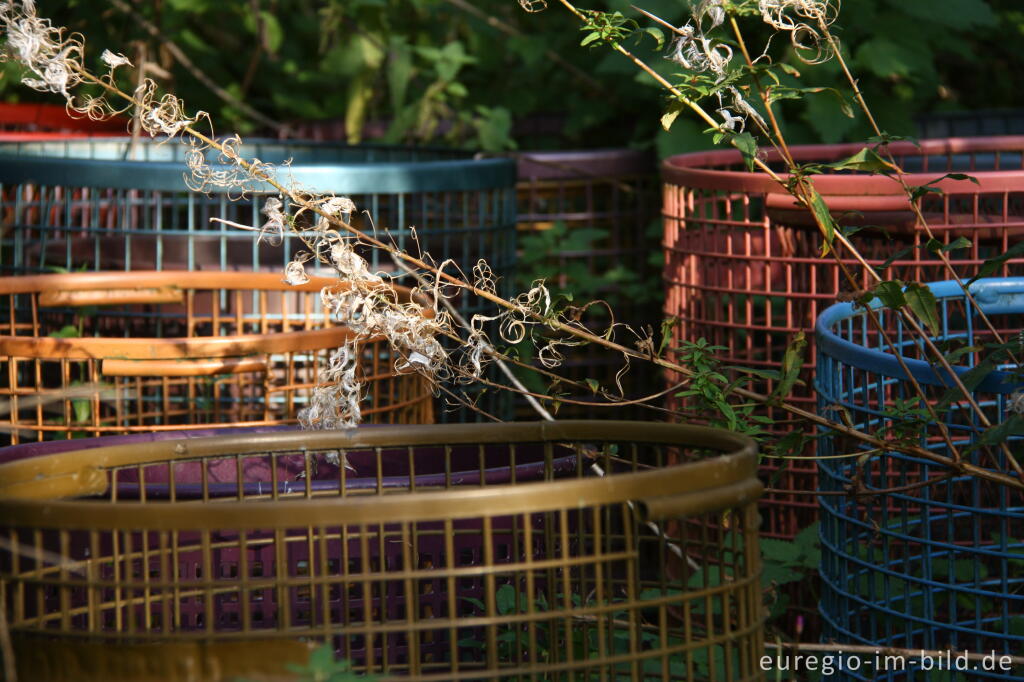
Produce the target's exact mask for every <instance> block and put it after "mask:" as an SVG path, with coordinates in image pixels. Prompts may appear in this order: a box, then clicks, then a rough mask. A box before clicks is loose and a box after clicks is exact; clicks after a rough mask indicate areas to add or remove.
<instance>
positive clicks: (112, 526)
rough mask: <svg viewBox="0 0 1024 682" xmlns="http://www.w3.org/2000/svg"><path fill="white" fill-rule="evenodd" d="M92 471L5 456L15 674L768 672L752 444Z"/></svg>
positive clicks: (290, 458)
mask: <svg viewBox="0 0 1024 682" xmlns="http://www.w3.org/2000/svg"><path fill="white" fill-rule="evenodd" d="M128 438H132V437H128ZM670 458H676V459H680V460H685V462H686V463H681V464H676V465H667V462H668V461H669V459H670ZM88 461H89V464H88V466H87V471H83V470H82V468H81V467H82V464H81V458H79V457H76V456H75V453H74V452H65V453H62V454H53V455H47V456H38V457H31V458H28V459H20V460H16V461H7V462H6V463H4V464H2V465H0V481H2V483H0V519H2V521H0V524H2V525H3V526H4V531H3V535H2V537H3V538H4V539H5V542H4V543H3V544H2V545H0V575H2V584H3V586H4V599H5V606H6V610H7V617H8V622H9V623H10V628H11V635H12V639H13V641H14V649H15V653H16V661H17V663H18V665H19V671H20V672H22V673H24V675H25V676H26V679H42V678H45V679H48V680H55V681H57V680H63V679H74V680H80V681H81V680H93V679H99V676H100V675H103V676H104V677H103V679H105V680H122V679H131V680H137V681H139V682H141V681H143V680H150V679H160V680H179V679H185V678H186V677H187V674H188V673H189V672H192V673H194V672H195V671H196V670H202V671H204V673H205V674H204V676H203V679H206V680H210V681H211V682H215V681H217V680H229V679H234V676H246V675H250V674H253V673H258V674H260V675H263V676H273V675H275V674H279V673H281V672H283V670H284V668H285V665H286V664H288V663H300V662H304V661H305V659H306V658H307V656H308V655H309V651H310V648H311V647H312V646H313V643H314V642H326V643H329V644H330V646H331V648H332V649H333V651H334V654H335V656H337V657H339V658H343V659H346V660H348V661H349V662H350V663H351V664H352V666H353V668H354V669H355V670H356V671H357V672H360V673H370V674H378V675H380V674H383V675H384V676H386V677H387V678H391V677H405V676H411V677H413V678H415V679H421V680H468V679H474V680H481V679H502V680H520V679H548V678H562V677H567V676H571V677H573V679H630V680H648V679H649V680H717V681H720V682H726V681H734V680H759V679H761V672H760V669H759V667H758V659H759V657H760V655H761V653H762V651H761V647H762V637H763V634H762V619H763V614H762V605H761V587H760V559H759V554H758V542H757V531H756V528H755V526H756V508H755V506H754V502H755V500H756V498H757V496H758V494H759V493H760V490H761V485H760V483H759V482H758V481H757V480H756V477H755V472H756V452H755V449H754V446H753V444H752V442H750V441H749V440H748V439H745V438H743V437H739V436H735V435H732V434H729V433H727V432H722V431H716V430H713V429H702V428H699V427H694V428H691V427H684V426H679V425H667V424H641V423H637V422H571V421H570V422H560V423H558V424H538V423H527V424H516V425H483V424H476V425H461V426H451V425H448V426H438V427H386V428H360V429H356V430H353V431H350V432H344V433H342V432H305V433H302V432H300V433H264V434H260V435H259V436H254V437H239V436H238V435H233V436H226V437H219V438H209V439H190V440H181V439H168V440H166V441H161V442H154V443H149V444H145V445H140V444H137V443H133V444H130V445H119V446H111V447H104V448H94V449H91V450H89V459H88ZM598 470H600V475H599V474H598ZM68 474H74V475H71V476H69V475H68ZM57 498H64V499H57ZM40 506H45V507H46V508H47V509H48V513H47V514H46V515H41V514H39V513H38V510H39V508H40ZM723 514H729V516H730V518H731V519H732V523H731V526H730V529H729V531H728V532H724V531H722V530H721V523H720V521H721V518H722V515H723Z"/></svg>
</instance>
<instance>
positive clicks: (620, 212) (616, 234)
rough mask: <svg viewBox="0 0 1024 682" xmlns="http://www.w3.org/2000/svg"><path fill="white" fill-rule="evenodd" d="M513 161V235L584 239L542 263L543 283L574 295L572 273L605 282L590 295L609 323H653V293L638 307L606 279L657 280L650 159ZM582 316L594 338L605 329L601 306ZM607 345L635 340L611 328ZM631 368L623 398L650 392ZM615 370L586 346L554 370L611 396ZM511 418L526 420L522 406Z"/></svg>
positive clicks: (618, 152) (602, 413)
mask: <svg viewBox="0 0 1024 682" xmlns="http://www.w3.org/2000/svg"><path fill="white" fill-rule="evenodd" d="M517 161H518V168H519V182H518V183H517V185H516V188H517V195H518V205H519V212H518V220H519V223H518V224H519V231H520V236H521V237H522V235H525V234H539V233H543V232H545V231H548V230H551V229H558V227H560V226H564V228H565V229H566V230H567V233H566V234H567V236H569V235H571V234H572V233H573V231H577V233H578V234H586V235H588V237H587V239H586V242H587V245H586V247H585V248H578V249H560V250H557V251H554V252H552V253H550V254H549V256H548V257H547V258H545V259H544V261H543V263H542V266H543V267H545V268H547V269H551V270H553V271H554V272H557V273H558V274H557V275H556V276H555V277H554V278H553V279H552V280H551V281H550V282H549V284H551V285H554V286H555V287H559V288H562V289H566V290H568V291H574V290H576V287H577V286H578V284H579V282H578V281H574V280H576V278H577V277H578V274H577V273H579V272H582V273H586V275H587V276H596V277H602V278H605V279H606V280H608V281H607V284H606V285H605V286H604V288H603V289H602V290H600V291H598V292H597V297H598V298H602V299H606V300H607V301H608V302H609V303H610V305H611V307H612V309H613V311H614V314H615V320H616V322H621V323H625V324H628V325H630V326H632V327H633V328H634V329H637V330H642V329H643V328H644V325H648V324H654V321H655V319H656V318H657V316H658V307H659V303H658V300H659V299H660V292H659V295H658V296H656V297H654V300H652V301H651V302H640V301H638V300H636V299H635V298H632V297H630V296H625V295H623V294H622V292H621V291H619V290H618V289H617V287H616V285H615V283H614V281H611V280H609V279H608V276H609V273H611V272H612V271H613V270H617V269H622V268H624V269H625V270H628V271H630V272H632V273H634V274H635V275H636V276H637V278H638V280H639V281H640V282H641V283H648V284H651V285H652V286H653V285H655V284H656V282H657V269H656V267H655V266H652V264H651V254H652V253H653V252H654V251H655V250H656V248H657V238H656V237H654V236H652V235H651V234H649V228H650V227H651V223H652V221H654V220H655V219H656V218H657V211H658V208H657V201H658V196H657V178H656V165H655V161H654V158H653V156H652V155H651V154H650V153H649V152H640V151H635V150H631V149H599V150H590V151H571V152H523V153H522V154H519V155H518V156H517ZM570 241H571V240H570ZM522 269H523V266H522V265H521V266H520V270H522ZM574 303H575V304H577V305H581V304H583V303H586V301H583V300H578V299H577V300H575V301H574ZM595 311H596V313H597V314H596V315H595ZM587 317H588V319H591V318H592V319H593V320H594V322H593V325H592V326H593V328H594V329H595V331H597V332H598V333H603V332H604V330H605V328H607V326H608V324H610V323H611V318H610V317H608V316H607V314H606V313H605V311H604V308H603V307H602V306H595V307H594V308H592V309H591V311H590V312H588V313H587ZM655 326H657V325H655ZM615 339H616V340H617V341H619V342H625V343H627V344H631V343H632V342H633V341H634V340H635V337H634V336H633V335H631V334H629V333H628V332H626V331H624V330H621V329H618V330H616V332H615ZM636 364H639V363H635V365H634V366H633V367H632V368H631V369H630V372H629V374H628V375H626V377H625V379H624V382H623V384H624V386H623V387H624V388H625V390H626V394H627V397H630V398H636V397H639V396H640V395H642V394H644V393H645V392H653V391H649V389H650V388H651V387H652V386H653V385H655V384H656V383H657V381H656V379H655V377H654V376H653V374H654V372H653V370H650V369H649V368H647V367H643V366H636ZM622 366H623V359H622V356H621V355H617V354H613V353H609V352H607V351H603V350H602V349H601V348H599V347H596V346H593V345H590V346H585V347H579V348H575V349H573V350H572V352H571V353H569V354H568V355H567V360H566V363H565V365H563V367H562V368H561V369H560V370H559V372H560V373H562V374H564V375H565V376H567V377H568V378H570V379H573V380H575V381H584V380H585V379H594V380H596V381H598V383H600V384H601V386H604V387H607V388H611V389H613V390H614V387H615V385H616V382H615V375H616V373H617V372H618V371H619V370H620V369H621V368H622ZM519 412H520V413H523V414H527V413H528V408H526V407H520V408H519ZM650 414H651V413H650V412H647V411H644V410H639V409H636V408H614V409H606V408H586V407H579V406H573V405H568V404H565V405H563V406H562V407H561V409H560V411H559V415H560V416H567V417H570V418H572V417H587V418H598V419H600V418H605V419H608V418H613V417H623V416H629V417H638V418H645V417H649V415H650Z"/></svg>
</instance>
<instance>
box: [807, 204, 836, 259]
mask: <svg viewBox="0 0 1024 682" xmlns="http://www.w3.org/2000/svg"><path fill="white" fill-rule="evenodd" d="M810 192H811V210H813V211H814V215H815V217H816V218H817V219H818V222H819V223H820V224H821V226H822V228H823V229H824V230H825V234H824V237H825V241H823V242H822V243H821V255H822V257H825V256H827V255H828V254H829V251H831V250H832V242H833V241H835V238H836V223H835V221H834V220H832V214H831V213H830V212H829V210H828V204H826V203H825V200H824V199H823V198H822V196H821V195H820V194H818V190H816V189H814V188H813V187H811V188H810Z"/></svg>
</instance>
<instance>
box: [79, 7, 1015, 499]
mask: <svg viewBox="0 0 1024 682" xmlns="http://www.w3.org/2000/svg"><path fill="white" fill-rule="evenodd" d="M561 1H562V2H563V3H565V4H568V3H567V2H566V0H561ZM569 6H570V7H571V5H569ZM573 9H575V8H573ZM576 13H577V15H578V16H580V15H579V13H578V12H576ZM633 59H636V58H635V57H634V58H633ZM636 61H639V60H636ZM648 68H649V67H648ZM77 73H78V75H80V76H81V77H82V79H83V80H85V81H88V82H91V83H94V84H97V85H100V86H101V87H103V88H104V89H106V90H108V91H109V92H111V94H114V95H115V96H117V97H120V98H123V99H126V100H128V101H129V102H131V103H132V104H137V103H136V102H135V99H134V98H133V97H132V96H131V95H128V94H127V93H124V92H123V91H121V90H119V89H118V88H116V87H114V86H113V85H111V84H109V83H107V82H105V81H103V80H101V79H99V78H97V77H96V76H93V75H92V74H91V73H89V72H88V71H85V70H84V69H81V68H77ZM694 106H696V107H697V109H699V110H700V111H701V112H703V109H700V107H699V106H697V105H694ZM704 115H705V116H707V114H706V112H704ZM709 118H710V117H709ZM715 125H716V126H717V125H718V124H717V123H716V124H715ZM181 133H183V134H188V135H190V136H192V137H193V138H195V139H197V140H199V141H200V142H202V143H203V144H205V145H207V146H209V147H210V148H212V149H216V150H217V151H219V152H221V153H222V154H223V155H224V156H225V157H227V158H228V159H230V160H231V161H232V162H234V163H235V164H237V165H238V167H240V168H242V169H244V170H246V171H247V172H249V173H250V174H251V175H252V176H253V177H255V178H258V179H259V180H261V181H263V182H266V183H267V184H269V185H270V186H272V187H274V188H275V189H276V190H278V191H279V192H280V193H281V194H282V195H284V196H287V197H288V198H289V199H290V200H292V201H293V202H294V203H296V204H297V205H300V206H303V207H304V208H306V209H307V210H309V211H311V212H312V213H315V214H317V215H319V216H320V217H321V218H323V219H325V220H327V221H328V222H329V223H330V224H332V225H334V226H336V227H338V228H340V229H341V230H343V231H345V232H347V233H349V234H351V235H353V236H355V237H356V238H358V239H359V240H360V242H361V243H363V244H366V245H368V246H372V247H375V248H378V249H380V250H381V251H383V252H385V253H387V254H389V255H391V256H393V257H396V258H398V259H400V260H402V261H404V262H405V263H407V264H409V265H412V266H414V267H416V268H419V269H421V270H424V271H426V272H430V273H431V274H433V275H434V276H435V277H436V278H437V280H438V281H439V282H440V281H444V282H445V283H447V284H450V285H452V286H455V287H458V288H461V289H463V290H465V291H467V292H469V293H472V294H473V295H475V296H477V297H479V298H482V299H484V300H486V301H488V302H490V303H493V304H495V305H497V306H499V307H500V308H504V309H505V310H510V311H513V312H516V313H519V314H521V315H523V316H524V317H527V318H530V319H532V320H533V321H535V322H538V323H541V324H544V325H546V326H548V327H550V328H551V329H552V330H555V331H560V332H564V333H566V334H569V335H571V336H575V337H576V338H578V339H581V340H583V341H587V342H589V343H594V344H597V345H600V346H603V347H605V348H607V349H609V350H612V351H615V352H617V353H621V354H622V355H624V356H626V357H629V358H635V359H640V360H646V361H649V362H652V363H654V364H655V365H657V366H659V367H663V368H665V369H669V370H672V371H673V372H676V373H679V374H680V375H682V376H685V377H692V376H693V372H692V371H691V370H690V369H688V368H686V367H684V366H682V365H679V364H678V363H675V362H671V361H669V360H665V359H664V358H659V357H657V356H655V355H653V354H650V353H642V352H639V351H637V350H634V349H632V348H627V347H626V346H623V345H621V344H618V343H615V342H613V341H609V340H607V339H605V338H603V337H601V336H598V335H596V334H594V333H592V332H590V331H589V330H586V329H582V328H580V327H575V326H573V325H569V324H566V323H564V322H561V321H559V320H556V319H549V318H546V317H544V316H543V315H541V314H540V313H538V312H536V311H534V310H531V309H528V308H524V307H522V306H519V305H517V304H516V303H514V302H512V301H508V300H506V299H504V298H502V297H501V296H498V295H497V294H495V293H493V292H491V291H487V290H485V289H481V288H479V287H477V286H474V285H473V284H471V283H469V282H466V281H464V280H462V279H460V278H458V277H455V276H454V275H450V274H448V273H447V272H444V271H442V270H440V269H438V268H436V267H435V266H433V265H431V264H429V263H427V262H425V261H423V260H422V259H420V258H416V257H415V256H412V255H410V254H408V253H405V252H403V251H401V250H400V249H398V248H397V247H395V246H393V245H391V244H387V243H385V242H383V241H381V240H379V239H377V238H375V237H372V236H370V235H368V234H366V233H365V232H362V231H361V230H359V229H357V228H355V227H353V226H352V225H351V224H349V223H348V222H346V221H343V220H341V219H340V218H338V217H337V216H335V215H331V214H328V213H327V212H325V211H324V210H322V209H321V208H320V207H319V206H315V205H311V204H310V203H309V202H308V201H307V200H306V199H305V198H304V197H303V196H301V195H300V193H298V192H297V191H296V190H293V189H290V188H288V187H285V186H284V185H282V184H281V183H279V182H278V181H277V180H275V179H274V178H272V177H270V176H268V175H267V174H266V173H265V172H263V171H262V170H261V169H260V168H258V167H255V166H254V165H253V164H252V163H251V162H249V161H247V160H245V159H243V158H240V157H239V156H238V155H237V154H236V153H235V152H234V151H233V150H232V149H230V148H228V147H225V146H224V145H222V144H220V143H219V142H217V141H216V140H214V139H212V138H211V137H209V136H208V135H205V134H203V133H201V132H200V131H198V130H196V129H195V128H194V127H192V126H191V125H187V126H184V127H182V129H181ZM757 162H758V164H759V166H760V167H763V168H764V169H765V170H767V171H768V172H769V173H771V175H772V176H774V177H775V179H776V180H777V181H779V182H780V183H782V180H781V179H780V178H778V176H777V175H775V174H774V173H773V172H772V171H771V169H769V168H768V167H767V166H766V165H764V164H763V162H760V160H757ZM782 184H783V186H784V183H782ZM733 392H734V393H735V394H736V395H739V396H741V397H743V398H746V399H749V400H755V401H757V402H761V403H775V402H777V401H775V399H773V398H772V397H771V396H766V395H763V394H760V393H757V392H754V391H750V390H748V389H743V388H735V389H734V391H733ZM779 407H780V408H781V409H783V410H785V411H787V412H789V413H790V414H793V415H794V416H796V417H799V418H801V419H803V420H806V421H808V422H810V423H812V424H815V425H818V426H822V427H825V428H828V429H832V430H834V431H836V432H838V433H841V434H843V435H847V436H850V437H852V438H856V439H858V440H860V441H861V442H864V443H867V444H869V445H874V446H876V447H883V446H884V447H887V448H888V449H893V445H892V443H887V442H886V441H883V440H881V439H879V438H877V437H874V436H872V435H870V434H866V433H863V432H861V431H859V430H857V429H854V428H852V427H849V426H847V425H845V424H840V423H838V422H833V421H831V420H829V419H826V418H824V417H821V416H819V415H817V414H815V413H813V412H808V411H807V410H804V409H802V408H799V407H797V406H795V405H790V404H787V403H779ZM899 449H900V451H902V452H905V453H907V454H911V455H914V456H918V457H922V458H925V459H928V460H931V461H933V462H935V463H937V464H941V465H944V466H954V465H955V466H957V467H959V468H960V470H961V471H963V472H965V473H970V474H972V475H974V476H977V477H979V478H982V479H986V480H989V481H992V482H994V483H999V484H1002V485H1007V486H1010V487H1012V488H1016V489H1018V490H1024V481H1021V480H1018V479H1014V478H1012V477H1010V476H1006V475H1004V474H1002V473H999V472H994V471H990V470H988V469H984V468H982V467H977V466H974V465H971V464H968V463H964V462H955V461H954V460H952V459H950V458H948V457H943V456H941V455H938V454H936V453H933V452H931V451H929V450H927V449H925V448H921V447H916V446H915V447H906V448H899Z"/></svg>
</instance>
